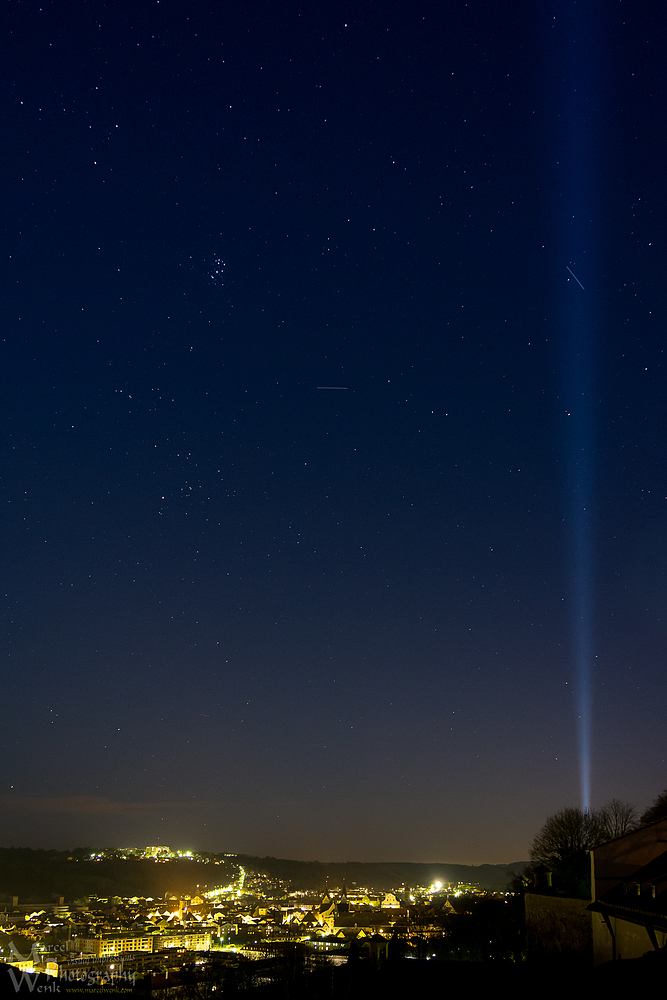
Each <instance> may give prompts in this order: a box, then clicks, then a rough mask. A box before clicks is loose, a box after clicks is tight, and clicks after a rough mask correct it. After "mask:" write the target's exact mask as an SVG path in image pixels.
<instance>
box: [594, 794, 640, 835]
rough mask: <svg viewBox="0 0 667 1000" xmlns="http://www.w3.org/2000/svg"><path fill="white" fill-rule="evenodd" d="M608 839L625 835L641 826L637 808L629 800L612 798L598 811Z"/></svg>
mask: <svg viewBox="0 0 667 1000" xmlns="http://www.w3.org/2000/svg"><path fill="white" fill-rule="evenodd" d="M598 818H599V819H600V822H601V823H602V826H603V827H604V832H605V835H606V838H607V840H614V839H615V838H616V837H623V836H625V834H626V833H631V832H632V830H636V829H637V827H638V826H639V822H638V819H637V810H636V808H635V807H634V806H633V805H630V803H629V802H622V801H621V799H610V800H609V802H607V804H606V805H604V806H602V809H600V810H599V812H598Z"/></svg>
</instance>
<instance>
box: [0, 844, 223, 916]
mask: <svg viewBox="0 0 667 1000" xmlns="http://www.w3.org/2000/svg"><path fill="white" fill-rule="evenodd" d="M235 873H236V866H235V865H234V866H229V865H228V866H227V867H224V866H222V865H220V866H218V865H215V866H214V865H210V864H208V865H204V864H200V863H197V862H196V861H189V860H185V859H183V860H178V861H170V862H169V863H168V864H156V863H155V862H154V861H149V860H142V859H139V858H137V859H129V858H128V859H127V860H123V859H121V858H107V859H102V860H101V861H90V860H88V859H87V858H86V857H85V856H79V857H77V856H76V854H74V855H72V854H71V853H69V852H67V851H32V850H29V849H28V848H17V847H10V848H0V901H2V902H3V904H4V905H6V904H7V902H11V898H8V897H12V896H18V897H19V900H20V901H22V902H40V903H46V902H50V901H51V897H57V896H64V897H65V900H66V901H67V902H68V903H70V902H72V901H73V900H75V899H80V898H83V897H85V896H102V897H109V896H152V897H153V898H154V899H157V898H158V897H164V895H165V893H166V892H172V893H174V894H179V893H186V892H189V893H192V892H193V891H194V890H195V889H196V888H197V886H198V885H200V884H203V883H206V882H210V883H211V884H219V883H220V882H224V881H225V879H227V880H229V878H230V877H233V875H234V874H235Z"/></svg>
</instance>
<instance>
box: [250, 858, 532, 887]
mask: <svg viewBox="0 0 667 1000" xmlns="http://www.w3.org/2000/svg"><path fill="white" fill-rule="evenodd" d="M236 860H237V861H238V863H239V864H241V865H243V866H244V868H246V869H247V870H248V871H254V872H265V873H266V874H267V875H271V876H272V877H273V878H279V879H282V880H283V881H285V882H289V883H290V884H291V885H292V886H293V888H294V889H319V890H324V889H335V888H339V887H340V886H342V884H343V882H345V884H346V886H347V887H348V888H351V887H352V886H353V885H354V884H355V883H356V884H357V885H360V886H365V887H372V888H374V889H379V890H382V891H384V892H387V891H388V890H390V889H396V888H398V886H400V885H402V884H403V883H405V885H412V886H414V885H424V886H428V885H432V884H433V883H434V882H438V881H440V882H442V883H443V885H447V884H451V883H456V882H474V883H477V884H478V885H479V886H480V887H481V888H482V889H487V890H489V891H491V892H502V890H504V889H506V888H507V883H508V881H509V878H510V874H509V873H513V872H520V871H521V870H522V869H523V868H524V867H525V866H526V864H527V862H526V861H513V862H512V863H511V864H508V865H448V864H441V863H439V862H434V863H433V864H412V863H409V862H403V861H391V862H359V861H346V862H320V861H288V860H286V859H285V858H270V857H269V858H256V857H251V856H250V855H245V854H239V855H237V859H236Z"/></svg>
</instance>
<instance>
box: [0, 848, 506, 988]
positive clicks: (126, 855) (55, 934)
mask: <svg viewBox="0 0 667 1000" xmlns="http://www.w3.org/2000/svg"><path fill="white" fill-rule="evenodd" d="M67 860H68V861H70V862H72V863H73V864H77V865H78V864H82V865H86V866H88V865H91V866H94V865H95V864H96V863H97V862H103V861H114V860H116V861H117V860H121V861H131V860H135V861H136V860H142V861H144V862H147V861H148V862H153V863H156V864H160V865H169V864H170V863H173V862H183V861H187V862H188V863H189V864H190V865H191V866H192V872H193V874H192V881H193V883H195V884H196V885H197V886H198V888H197V889H196V890H195V891H192V892H185V893H173V892H169V891H167V892H165V893H164V894H162V895H160V896H148V897H146V896H131V897H130V896H110V897H108V898H102V897H99V896H94V895H91V896H88V897H85V898H79V899H72V900H69V899H66V898H65V897H63V896H60V897H58V898H57V900H56V901H52V902H42V903H39V902H37V903H35V902H31V901H23V900H21V898H20V897H19V896H14V897H13V898H12V899H11V902H10V903H8V904H6V905H4V907H3V909H2V912H0V932H1V934H2V937H1V938H0V940H1V941H2V955H1V957H2V960H3V961H4V962H5V963H7V964H8V965H9V966H11V967H13V968H14V969H16V970H18V973H19V974H22V973H26V974H32V973H44V974H46V975H48V976H50V977H54V978H57V979H58V980H60V981H64V982H69V983H72V982H79V983H80V982H85V983H86V984H94V983H97V984H99V983H103V984H104V983H114V982H115V983H119V982H126V981H130V982H131V983H136V982H137V981H139V980H142V981H147V982H148V983H150V984H151V988H152V989H156V988H159V987H160V986H162V987H165V988H166V987H168V986H169V985H170V984H173V985H177V984H178V983H180V982H181V980H182V977H183V975H184V970H188V969H190V970H191V971H192V974H194V975H195V976H197V975H199V976H200V977H201V976H202V975H205V974H206V973H207V972H208V971H210V969H211V967H212V966H215V967H216V969H218V971H220V970H224V971H225V972H226V973H227V974H228V975H229V974H230V973H233V974H235V975H236V976H237V977H238V976H242V977H244V978H245V979H246V980H247V979H248V978H251V979H252V977H253V975H255V974H256V973H258V972H259V971H260V970H263V971H264V972H265V971H266V969H265V966H266V963H267V961H269V962H270V961H271V960H272V959H275V957H276V956H277V955H278V954H280V951H281V949H283V950H284V949H285V948H289V947H293V946H296V945H298V946H299V948H300V952H301V954H302V955H303V958H304V961H305V962H307V963H310V964H313V963H315V965H317V963H318V962H319V963H320V964H322V963H323V962H326V963H327V964H328V965H330V966H336V965H340V964H343V963H346V962H347V961H348V959H349V958H350V956H358V957H360V958H364V957H365V958H370V959H373V960H374V961H375V962H380V961H382V960H384V959H386V958H387V957H388V956H389V955H390V952H391V950H392V948H393V949H394V952H395V953H399V954H400V955H401V956H402V957H414V958H430V957H436V956H438V957H443V955H442V951H443V948H444V947H451V933H450V934H449V935H448V934H447V933H446V928H447V925H448V921H449V931H450V932H451V922H452V921H456V920H457V919H461V918H465V916H466V915H469V914H470V913H471V907H472V906H473V905H474V903H475V902H477V903H479V902H481V901H489V900H494V901H495V905H496V906H502V907H504V906H505V905H506V896H507V894H506V893H501V892H495V893H492V892H488V891H486V890H485V889H483V888H482V887H480V886H479V885H475V884H466V883H450V884H445V883H443V882H441V881H440V880H437V881H435V882H433V883H432V884H431V885H421V886H420V885H412V886H410V885H405V884H403V885H400V886H396V887H395V888H394V889H393V890H392V891H376V890H375V889H374V888H373V887H372V886H361V885H357V884H350V885H346V884H345V882H343V884H342V885H340V886H336V887H332V888H330V889H329V890H326V891H324V892H322V891H316V890H310V891H308V890H304V889H293V888H292V887H291V886H290V885H288V884H286V883H285V882H284V881H282V880H280V879H277V878H275V877H272V876H271V875H269V874H267V873H265V872H261V871H251V870H247V869H246V867H244V865H243V864H241V863H240V861H239V860H238V858H237V857H236V856H235V855H230V854H225V855H214V854H199V853H196V852H191V851H171V850H170V849H169V848H167V847H164V846H160V847H146V848H123V849H118V850H113V851H100V852H92V853H91V854H90V855H88V856H87V857H86V858H82V857H75V856H71V857H69V858H68V859H67ZM203 866H206V867H203ZM218 871H219V872H220V874H222V876H223V877H222V878H217V877H216V875H217V874H218ZM517 946H518V945H517ZM459 957H461V956H459ZM253 970H255V971H253Z"/></svg>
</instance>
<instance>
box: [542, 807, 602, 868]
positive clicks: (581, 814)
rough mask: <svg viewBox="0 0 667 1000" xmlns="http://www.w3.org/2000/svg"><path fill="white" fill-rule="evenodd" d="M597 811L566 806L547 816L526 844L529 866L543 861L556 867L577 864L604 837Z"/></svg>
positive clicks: (546, 864)
mask: <svg viewBox="0 0 667 1000" xmlns="http://www.w3.org/2000/svg"><path fill="white" fill-rule="evenodd" d="M605 834H606V831H605V828H604V826H603V824H602V822H601V820H600V818H599V814H598V813H595V812H589V811H588V810H583V809H577V808H575V807H567V808H565V809H561V810H560V811H559V812H557V813H554V815H553V816H549V818H548V820H547V821H546V823H545V824H544V826H543V827H542V829H541V830H540V832H539V833H538V834H537V836H536V837H535V839H534V840H533V843H532V845H531V848H530V852H529V856H530V862H531V864H532V865H533V867H535V866H537V865H545V866H546V867H547V868H551V869H554V870H558V869H561V868H564V867H565V868H569V867H571V866H572V865H577V866H578V865H580V864H581V862H582V861H583V860H584V859H585V858H586V856H587V854H588V851H591V850H592V849H593V848H594V847H597V845H598V844H601V843H602V842H603V841H604V840H605V839H606V835H605Z"/></svg>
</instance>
